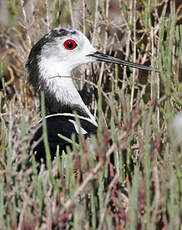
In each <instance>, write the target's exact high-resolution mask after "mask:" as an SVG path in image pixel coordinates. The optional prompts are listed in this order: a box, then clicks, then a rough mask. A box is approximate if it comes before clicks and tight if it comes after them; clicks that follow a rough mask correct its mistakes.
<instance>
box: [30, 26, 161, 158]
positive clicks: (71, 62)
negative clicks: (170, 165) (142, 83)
mask: <svg viewBox="0 0 182 230" xmlns="http://www.w3.org/2000/svg"><path fill="white" fill-rule="evenodd" d="M95 61H104V62H110V63H116V64H119V65H125V66H130V67H133V68H139V69H143V70H149V71H152V70H154V69H153V68H152V67H147V66H144V65H140V64H136V63H132V62H128V61H124V60H120V59H118V58H115V57H112V56H108V55H106V54H103V53H101V52H99V51H97V50H96V49H95V48H94V47H93V46H92V45H91V43H90V41H89V40H88V39H87V37H86V36H85V35H84V34H82V33H81V32H80V31H78V30H74V29H68V28H54V29H52V30H51V31H50V32H48V33H47V34H46V35H45V36H43V37H42V38H41V39H40V40H39V41H38V42H37V43H36V44H35V45H34V46H33V47H32V49H31V52H30V54H29V57H28V61H27V64H26V67H27V69H28V74H29V77H28V80H29V82H30V84H31V85H32V86H33V88H34V90H35V92H36V93H38V94H39V95H40V92H41V91H43V92H44V95H45V106H46V111H47V116H46V122H47V134H48V141H49V145H50V150H51V154H52V156H54V154H55V152H56V148H57V145H59V148H60V151H62V150H65V149H66V146H67V145H68V142H67V141H65V140H63V139H61V138H60V137H59V136H58V134H59V133H60V134H61V135H63V136H65V137H67V138H69V139H71V136H72V134H73V133H75V134H76V138H77V139H76V140H78V135H79V131H80V132H81V133H82V134H83V135H85V136H88V135H90V134H94V133H96V131H97V122H96V119H95V117H94V116H93V115H92V114H91V112H90V111H89V109H88V108H87V106H86V105H85V104H84V102H83V100H82V98H81V96H80V95H79V93H78V91H77V89H76V87H75V86H74V83H73V80H72V71H73V70H74V69H75V68H76V67H78V66H79V65H81V64H85V63H89V62H95ZM154 71H157V72H158V70H156V69H155V70H154ZM74 111H75V112H76V113H77V114H78V118H79V120H80V126H81V128H80V129H78V127H77V124H76V121H75V116H74ZM42 134H43V131H42V127H40V128H39V129H38V131H36V133H35V135H34V137H33V139H32V141H31V144H32V145H33V142H34V141H38V140H39V139H40V138H41V137H42ZM34 151H36V152H37V153H36V159H37V160H40V159H41V158H43V159H45V148H44V143H43V140H42V141H40V142H39V143H38V144H37V145H36V146H35V147H34Z"/></svg>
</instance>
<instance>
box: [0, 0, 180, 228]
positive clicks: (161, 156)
mask: <svg viewBox="0 0 182 230" xmlns="http://www.w3.org/2000/svg"><path fill="white" fill-rule="evenodd" d="M3 2H5V3H6V1H2V3H3ZM7 2H8V8H7V12H6V13H7V14H8V15H9V16H8V20H7V21H6V20H4V21H2V22H3V23H4V25H3V24H1V26H0V29H1V34H0V51H1V52H0V59H1V66H0V76H1V89H2V90H1V93H0V105H1V106H0V108H1V113H0V118H1V119H0V127H1V128H0V136H1V138H0V140H1V145H0V154H1V157H0V175H1V177H0V178H1V179H0V229H16V230H23V229H24V230H31V229H42V230H43V229H46V230H47V229H48V230H50V229H55V230H56V229H99V230H101V229H118V230H119V229H181V228H182V168H181V164H182V155H181V147H180V145H179V146H176V145H175V142H174V141H171V140H172V139H171V138H172V136H173V135H172V134H173V133H172V132H171V131H170V129H169V127H170V122H171V118H173V117H174V115H175V114H176V113H177V112H178V111H180V110H181V105H182V103H181V101H182V100H181V88H182V87H181V58H182V49H181V47H182V46H181V40H182V39H181V36H182V27H181V15H182V14H181V13H182V5H181V1H177V0H176V1H157V0H156V1H140V0H134V1H129V0H128V1H121V0H112V1H109V0H101V1H99V0H95V1H86V0H78V1H71V0H69V1H48V0H47V1H46V0H41V1H38V3H37V1H33V0H32V1H25V3H24V1H22V0H20V1H7ZM3 9H4V8H3ZM0 15H2V13H1V12H0ZM4 18H5V16H4ZM53 26H63V27H64V26H67V27H70V26H71V27H75V28H78V29H80V30H81V31H83V32H84V33H85V34H86V35H87V36H88V37H89V39H90V40H91V41H92V43H93V44H94V46H95V47H97V48H98V49H99V50H101V51H103V52H105V53H108V54H111V55H114V56H117V57H120V58H124V59H126V60H131V61H133V62H137V63H141V64H145V65H152V66H157V67H158V68H159V69H161V70H163V71H161V73H160V74H156V73H148V72H145V71H138V70H132V69H128V68H126V67H124V68H123V67H120V66H113V65H105V64H103V63H97V64H94V66H93V68H92V66H91V65H87V66H86V69H85V66H83V67H81V68H79V70H78V71H79V73H82V74H81V78H79V79H78V78H77V76H78V75H77V74H76V73H75V75H74V78H75V80H76V83H77V85H78V88H79V89H83V87H85V86H86V88H87V90H88V92H90V93H92V100H90V101H89V100H88V98H87V97H85V98H84V99H85V100H86V101H87V102H88V106H89V107H90V109H91V110H92V111H93V113H94V114H95V115H97V117H98V123H99V129H98V134H97V136H96V137H92V138H90V139H89V140H84V138H83V137H80V143H79V147H78V146H77V145H76V144H74V146H73V148H74V150H73V151H72V152H71V151H69V153H68V154H64V153H63V154H61V153H59V152H58V153H57V157H56V158H55V160H54V162H49V164H50V165H51V167H48V169H45V166H44V165H41V167H40V171H39V172H38V171H37V168H36V162H34V161H33V164H32V166H31V167H30V166H27V159H28V157H29V153H28V149H27V146H28V143H29V141H30V139H31V136H32V133H33V130H32V129H31V127H32V125H33V124H34V122H35V121H36V120H38V117H37V114H38V113H39V112H38V108H39V105H38V101H37V100H36V99H35V97H34V96H33V93H32V90H31V88H30V86H28V85H27V82H26V78H27V76H26V72H25V69H24V64H25V62H26V59H27V56H28V53H29V51H30V49H31V47H32V44H33V43H34V42H35V41H37V40H38V39H39V38H40V37H41V36H42V35H43V34H44V33H45V32H47V31H48V29H50V28H52V27H53ZM60 155H61V157H60Z"/></svg>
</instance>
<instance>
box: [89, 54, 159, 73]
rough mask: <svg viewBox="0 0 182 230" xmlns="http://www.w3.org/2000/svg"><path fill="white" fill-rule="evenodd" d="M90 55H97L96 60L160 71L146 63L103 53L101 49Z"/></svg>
mask: <svg viewBox="0 0 182 230" xmlns="http://www.w3.org/2000/svg"><path fill="white" fill-rule="evenodd" d="M88 56H91V57H95V58H96V61H104V62H110V63H115V64H118V65H124V66H129V67H133V68H137V69H143V70H147V71H155V72H157V73H159V72H160V70H159V69H154V68H153V67H151V66H145V65H141V64H137V63H133V62H129V61H124V60H121V59H119V58H115V57H112V56H109V55H106V54H103V53H101V52H99V51H96V52H95V53H93V54H89V55H88Z"/></svg>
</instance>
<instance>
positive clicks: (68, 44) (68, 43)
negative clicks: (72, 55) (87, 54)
mask: <svg viewBox="0 0 182 230" xmlns="http://www.w3.org/2000/svg"><path fill="white" fill-rule="evenodd" d="M64 47H65V48H66V49H67V50H73V49H75V48H76V47H77V44H76V42H75V41H74V40H71V39H69V40H66V41H65V42H64Z"/></svg>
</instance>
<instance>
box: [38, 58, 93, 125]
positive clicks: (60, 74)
mask: <svg viewBox="0 0 182 230" xmlns="http://www.w3.org/2000/svg"><path fill="white" fill-rule="evenodd" d="M47 64H48V63H47ZM63 69H66V68H60V66H58V65H56V62H54V61H53V62H52V64H51V63H50V61H49V64H48V65H46V63H45V60H44V61H42V62H40V63H39V71H40V77H41V79H42V80H43V81H44V82H45V84H46V87H47V89H48V90H49V92H51V93H52V94H53V95H54V96H55V98H56V99H57V101H59V102H60V103H63V104H64V105H68V106H69V105H70V106H73V107H74V106H76V105H77V106H79V107H81V108H82V109H83V110H84V111H85V112H86V113H87V114H88V116H89V117H90V119H91V122H92V123H93V124H94V125H96V126H97V122H96V120H95V117H94V116H93V115H92V114H91V113H90V111H89V109H88V108H87V106H86V105H85V104H84V102H83V100H82V98H81V96H80V94H79V93H78V91H77V89H76V87H75V85H74V83H73V80H72V78H71V72H68V71H66V72H64V71H62V70H63Z"/></svg>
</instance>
